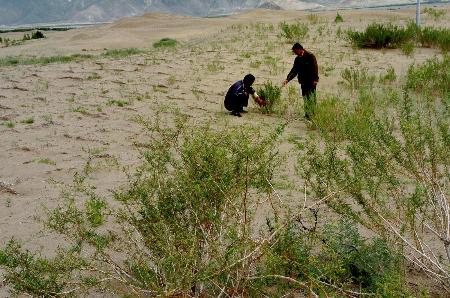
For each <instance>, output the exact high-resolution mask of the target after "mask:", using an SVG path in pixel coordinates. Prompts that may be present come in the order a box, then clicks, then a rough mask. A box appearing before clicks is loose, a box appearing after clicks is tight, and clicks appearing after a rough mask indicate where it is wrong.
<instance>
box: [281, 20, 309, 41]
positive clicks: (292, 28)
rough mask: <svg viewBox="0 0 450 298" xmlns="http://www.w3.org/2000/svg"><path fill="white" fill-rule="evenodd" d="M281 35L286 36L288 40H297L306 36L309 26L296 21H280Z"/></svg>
mask: <svg viewBox="0 0 450 298" xmlns="http://www.w3.org/2000/svg"><path fill="white" fill-rule="evenodd" d="M279 26H280V29H281V36H282V37H284V38H286V39H287V41H288V42H298V41H301V40H302V39H304V38H305V37H306V35H307V34H308V31H309V28H308V26H307V25H306V24H302V23H296V24H288V23H286V22H282V23H280V25H279Z"/></svg>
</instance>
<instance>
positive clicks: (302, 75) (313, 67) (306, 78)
mask: <svg viewBox="0 0 450 298" xmlns="http://www.w3.org/2000/svg"><path fill="white" fill-rule="evenodd" d="M296 76H298V82H299V83H300V84H311V83H312V82H314V81H316V82H318V81H319V70H318V67H317V60H316V57H315V56H314V55H313V54H312V53H310V52H307V51H305V53H304V54H303V56H301V57H300V56H297V57H296V58H295V61H294V66H292V69H291V71H290V72H289V74H288V76H287V78H286V79H287V80H288V81H290V80H292V79H293V78H295V77H296Z"/></svg>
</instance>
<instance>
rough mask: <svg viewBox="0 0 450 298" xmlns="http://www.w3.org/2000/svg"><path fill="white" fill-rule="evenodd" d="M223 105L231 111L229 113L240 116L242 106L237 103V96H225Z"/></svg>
mask: <svg viewBox="0 0 450 298" xmlns="http://www.w3.org/2000/svg"><path fill="white" fill-rule="evenodd" d="M224 106H225V109H227V110H228V111H230V112H231V115H234V116H238V117H241V114H240V112H241V111H242V106H241V105H240V103H239V98H226V99H225V102H224Z"/></svg>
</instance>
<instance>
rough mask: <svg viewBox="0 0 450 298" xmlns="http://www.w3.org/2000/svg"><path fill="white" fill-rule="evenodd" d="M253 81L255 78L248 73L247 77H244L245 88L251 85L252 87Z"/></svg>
mask: <svg viewBox="0 0 450 298" xmlns="http://www.w3.org/2000/svg"><path fill="white" fill-rule="evenodd" d="M254 81H255V76H254V75H252V74H251V73H249V74H248V75H246V76H245V77H244V85H245V86H246V87H250V86H251V85H253V82H254Z"/></svg>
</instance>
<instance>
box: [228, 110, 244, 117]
mask: <svg viewBox="0 0 450 298" xmlns="http://www.w3.org/2000/svg"><path fill="white" fill-rule="evenodd" d="M231 115H233V116H236V117H242V115H241V113H239V112H238V111H233V112H231Z"/></svg>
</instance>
